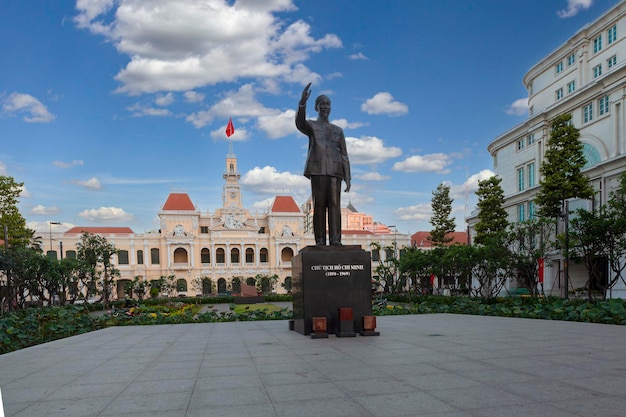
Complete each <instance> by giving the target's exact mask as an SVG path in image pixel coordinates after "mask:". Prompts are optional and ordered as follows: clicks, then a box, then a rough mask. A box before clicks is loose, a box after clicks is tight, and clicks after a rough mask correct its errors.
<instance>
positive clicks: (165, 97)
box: [154, 93, 174, 106]
mask: <svg viewBox="0 0 626 417" xmlns="http://www.w3.org/2000/svg"><path fill="white" fill-rule="evenodd" d="M173 102H174V94H172V93H167V94H160V95H158V96H157V97H156V98H155V99H154V103H155V104H156V105H157V106H169V105H170V104H172V103H173Z"/></svg>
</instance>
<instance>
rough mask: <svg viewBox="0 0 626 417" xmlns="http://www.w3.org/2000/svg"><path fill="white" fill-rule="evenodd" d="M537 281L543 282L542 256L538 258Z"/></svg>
mask: <svg viewBox="0 0 626 417" xmlns="http://www.w3.org/2000/svg"><path fill="white" fill-rule="evenodd" d="M538 262H539V283H540V284H543V267H544V263H545V262H544V260H543V258H539V261H538Z"/></svg>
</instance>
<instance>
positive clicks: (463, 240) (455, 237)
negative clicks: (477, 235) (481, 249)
mask: <svg viewBox="0 0 626 417" xmlns="http://www.w3.org/2000/svg"><path fill="white" fill-rule="evenodd" d="M448 236H450V237H452V242H450V243H448V244H447V245H446V246H450V245H455V244H459V245H467V232H452V233H450V235H448ZM429 237H430V232H415V233H414V234H413V236H411V246H414V247H422V248H430V247H432V246H433V244H432V243H431V241H430V240H428V238H429Z"/></svg>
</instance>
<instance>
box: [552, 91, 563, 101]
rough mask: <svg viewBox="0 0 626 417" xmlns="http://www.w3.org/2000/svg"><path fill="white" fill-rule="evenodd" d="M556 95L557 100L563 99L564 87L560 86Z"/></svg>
mask: <svg viewBox="0 0 626 417" xmlns="http://www.w3.org/2000/svg"><path fill="white" fill-rule="evenodd" d="M554 95H555V98H556V99H557V100H560V99H562V98H563V88H559V89H558V90H556V91H555V93H554Z"/></svg>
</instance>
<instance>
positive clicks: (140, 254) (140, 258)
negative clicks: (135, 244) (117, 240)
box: [137, 250, 143, 265]
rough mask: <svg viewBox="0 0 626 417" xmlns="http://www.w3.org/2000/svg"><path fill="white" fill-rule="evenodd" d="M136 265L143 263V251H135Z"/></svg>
mask: <svg viewBox="0 0 626 417" xmlns="http://www.w3.org/2000/svg"><path fill="white" fill-rule="evenodd" d="M137 265H143V251H142V250H138V251H137Z"/></svg>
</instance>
